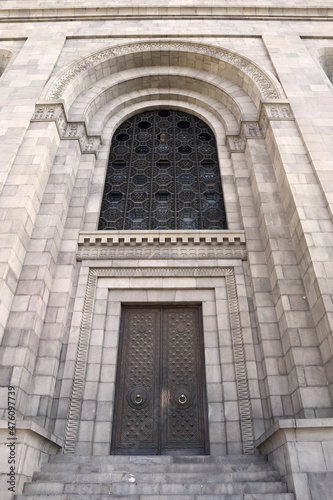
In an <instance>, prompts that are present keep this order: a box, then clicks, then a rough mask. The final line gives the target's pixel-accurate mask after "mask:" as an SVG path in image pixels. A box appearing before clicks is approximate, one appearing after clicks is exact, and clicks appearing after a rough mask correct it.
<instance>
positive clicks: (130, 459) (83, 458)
mask: <svg viewBox="0 0 333 500" xmlns="http://www.w3.org/2000/svg"><path fill="white" fill-rule="evenodd" d="M49 463H50V464H53V463H103V464H113V463H116V464H119V463H135V464H146V465H147V464H149V465H151V464H162V465H166V464H205V463H206V464H232V463H236V464H241V463H242V464H243V463H244V464H257V463H258V464H262V463H267V459H266V457H265V456H263V455H227V456H214V455H200V456H193V455H191V456H171V455H163V456H162V455H150V456H147V455H107V456H105V455H98V456H89V455H51V456H50V459H49Z"/></svg>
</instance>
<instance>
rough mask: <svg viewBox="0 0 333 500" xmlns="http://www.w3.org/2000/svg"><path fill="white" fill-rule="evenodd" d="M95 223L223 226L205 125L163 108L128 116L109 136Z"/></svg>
mask: <svg viewBox="0 0 333 500" xmlns="http://www.w3.org/2000/svg"><path fill="white" fill-rule="evenodd" d="M98 229H101V230H103V229H113V230H122V229H125V230H126V229H134V230H147V229H159V230H160V229H227V221H226V213H225V208H224V202H223V193H222V185H221V177H220V172H219V165H218V157H217V148H216V141H215V137H214V134H213V132H212V130H211V129H210V128H209V127H208V125H206V124H205V123H204V122H203V121H202V120H200V119H199V118H197V117H195V116H193V115H189V114H187V113H184V112H182V111H175V110H166V109H163V110H152V111H147V112H145V113H141V114H139V115H135V116H133V117H132V118H130V119H129V120H126V121H125V122H124V123H123V124H122V125H121V126H120V127H119V128H118V129H117V130H116V132H115V134H114V137H113V140H112V144H111V150H110V156H109V163H108V168H107V174H106V182H105V187H104V194H103V201H102V207H101V214H100V220H99V226H98Z"/></svg>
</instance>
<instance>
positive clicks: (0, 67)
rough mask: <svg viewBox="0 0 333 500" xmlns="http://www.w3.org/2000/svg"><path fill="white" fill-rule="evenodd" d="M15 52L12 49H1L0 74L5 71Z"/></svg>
mask: <svg viewBox="0 0 333 500" xmlns="http://www.w3.org/2000/svg"><path fill="white" fill-rule="evenodd" d="M12 55H13V53H12V52H10V50H5V49H1V50H0V76H2V74H3V72H4V71H5V69H6V67H7V65H8V63H9V61H10V59H11V57H12Z"/></svg>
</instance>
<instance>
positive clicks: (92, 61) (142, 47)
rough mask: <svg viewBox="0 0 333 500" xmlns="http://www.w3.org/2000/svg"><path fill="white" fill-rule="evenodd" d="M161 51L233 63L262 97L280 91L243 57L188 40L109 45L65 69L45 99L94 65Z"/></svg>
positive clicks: (55, 95)
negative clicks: (123, 57)
mask: <svg viewBox="0 0 333 500" xmlns="http://www.w3.org/2000/svg"><path fill="white" fill-rule="evenodd" d="M147 51H149V52H156V51H157V52H160V51H169V52H171V51H182V52H190V53H195V54H203V55H206V56H211V57H214V58H217V59H219V60H220V61H223V62H225V63H228V64H230V65H231V66H234V67H235V68H237V69H238V70H241V72H243V73H244V74H245V75H247V76H248V77H249V78H250V79H251V80H252V81H253V82H254V83H255V84H256V85H257V87H258V88H259V90H260V93H261V96H262V98H265V99H279V98H281V97H282V96H281V93H280V91H279V89H278V86H277V85H276V84H275V83H274V82H273V79H272V77H271V76H269V75H268V74H267V73H266V72H265V71H264V70H263V69H261V68H260V67H259V66H257V65H256V64H255V63H253V62H252V61H250V60H249V59H247V58H246V57H244V56H241V55H239V54H236V53H234V52H231V51H229V50H226V49H221V48H218V47H214V46H211V45H202V44H196V43H189V42H179V41H177V42H176V41H170V42H166V41H163V42H142V43H134V44H126V45H122V46H117V47H112V48H111V47H110V48H107V49H103V50H100V51H98V52H95V53H94V54H91V55H89V56H87V57H85V58H83V59H81V60H80V61H78V62H75V63H73V64H72V65H71V66H70V67H69V68H67V69H66V70H65V71H64V72H63V73H62V74H61V75H60V76H59V77H58V78H57V79H56V80H55V82H54V83H53V85H52V86H51V88H50V89H49V91H48V94H47V99H60V98H63V97H64V95H65V92H66V90H67V88H68V87H69V86H70V84H71V83H72V82H73V81H74V80H75V79H76V78H78V77H79V76H81V75H82V74H83V73H84V72H86V71H88V70H90V69H92V68H93V67H95V66H97V65H99V64H101V63H103V62H105V61H108V60H110V59H113V58H116V57H118V56H123V55H127V54H134V53H142V52H147Z"/></svg>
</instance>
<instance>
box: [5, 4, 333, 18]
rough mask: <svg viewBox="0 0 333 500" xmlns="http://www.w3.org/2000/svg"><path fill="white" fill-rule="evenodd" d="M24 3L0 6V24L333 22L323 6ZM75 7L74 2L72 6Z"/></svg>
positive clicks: (329, 10) (331, 13)
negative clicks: (141, 20)
mask: <svg viewBox="0 0 333 500" xmlns="http://www.w3.org/2000/svg"><path fill="white" fill-rule="evenodd" d="M24 3H26V0H25V1H22V2H14V1H6V2H0V22H29V21H33V22H47V21H52V22H57V21H60V22H63V21H91V20H101V21H107V20H114V19H159V20H161V19H198V18H199V19H214V20H215V19H244V18H246V19H254V20H256V19H257V20H279V19H283V20H293V21H303V20H315V21H326V22H327V21H331V20H332V19H333V8H332V7H331V5H329V4H327V6H326V7H325V5H324V2H323V4H322V6H321V7H317V6H313V5H312V6H311V5H309V6H307V5H306V2H304V5H302V6H299V7H298V6H287V5H286V6H280V7H279V6H276V7H270V6H267V5H262V6H260V5H258V6H255V7H254V6H246V5H238V6H237V5H235V4H234V5H218V4H215V5H214V4H212V3H210V4H209V5H207V6H205V5H202V3H200V4H198V5H195V2H191V4H189V5H184V4H183V5H180V4H177V3H173V5H170V4H169V5H165V6H164V5H163V6H161V7H157V6H156V5H147V3H146V2H142V4H141V5H131V4H128V5H124V4H122V5H119V6H114V7H103V6H98V8H97V6H96V7H89V6H86V5H84V4H83V5H82V7H79V6H77V3H76V5H75V6H73V7H71V6H68V7H67V6H66V7H65V6H63V7H61V6H59V7H58V8H47V6H46V5H45V2H35V4H36V8H27V7H26V5H24ZM308 3H309V2H308ZM73 4H74V2H73Z"/></svg>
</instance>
